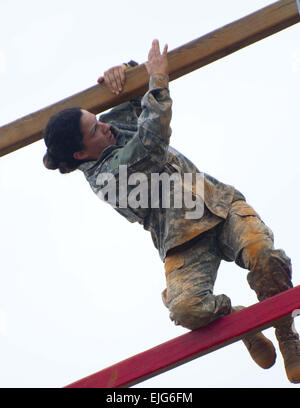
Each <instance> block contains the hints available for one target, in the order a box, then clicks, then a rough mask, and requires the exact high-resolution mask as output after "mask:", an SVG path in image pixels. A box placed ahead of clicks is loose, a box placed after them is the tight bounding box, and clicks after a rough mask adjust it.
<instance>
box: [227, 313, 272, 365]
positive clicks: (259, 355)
mask: <svg viewBox="0 0 300 408" xmlns="http://www.w3.org/2000/svg"><path fill="white" fill-rule="evenodd" d="M242 309H244V306H235V307H233V308H232V312H233V313H234V312H237V311H239V310H242ZM242 341H243V343H244V344H245V346H246V347H247V350H248V351H249V354H250V356H251V357H252V359H253V360H254V361H255V363H256V364H257V365H259V366H260V367H261V368H264V369H267V368H270V367H272V365H273V364H274V363H275V361H276V351H275V347H274V346H273V343H272V342H271V340H269V339H268V338H267V337H266V336H264V335H263V334H262V333H261V332H259V333H256V334H249V335H246V336H245V337H243V338H242Z"/></svg>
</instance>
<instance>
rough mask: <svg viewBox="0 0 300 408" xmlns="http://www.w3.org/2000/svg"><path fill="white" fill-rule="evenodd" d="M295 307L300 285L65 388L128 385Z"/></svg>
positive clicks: (299, 304)
mask: <svg viewBox="0 0 300 408" xmlns="http://www.w3.org/2000/svg"><path fill="white" fill-rule="evenodd" d="M297 309H299V313H300V286H297V287H295V288H292V289H289V290H288V291H285V292H282V293H280V294H278V295H276V296H273V297H271V298H269V299H266V300H264V301H262V302H259V303H256V304H254V305H252V306H249V307H247V308H245V309H243V310H241V311H239V312H236V313H233V314H230V315H228V316H225V317H223V318H221V319H218V320H216V321H214V322H213V323H211V324H210V325H208V326H206V327H203V328H201V329H198V330H194V331H190V332H188V333H186V334H183V335H181V336H179V337H176V338H175V339H173V340H170V341H167V342H165V343H162V344H160V345H159V346H156V347H154V348H152V349H150V350H147V351H144V352H143V353H139V354H137V355H135V356H133V357H130V358H128V359H126V360H123V361H121V362H119V363H117V364H114V365H112V366H110V367H108V368H105V369H104V370H101V371H99V372H97V373H95V374H92V375H90V376H88V377H85V378H83V379H81V380H79V381H76V382H74V383H72V384H70V385H68V386H66V387H65V388H118V387H119V388H120V387H130V386H132V385H135V384H138V383H140V382H142V381H144V380H146V379H149V378H151V377H154V376H155V375H158V374H160V373H163V372H165V371H168V370H170V369H172V368H174V367H177V366H179V365H181V364H184V363H186V362H188V361H191V360H193V359H195V358H197V357H200V356H202V355H205V354H208V353H210V352H211V351H214V350H217V349H219V348H221V347H224V346H227V345H228V344H231V343H234V342H235V341H238V340H240V339H241V338H242V337H243V336H244V335H245V334H246V333H249V332H252V333H254V332H257V331H260V330H263V329H266V328H268V327H271V326H273V324H274V322H275V321H276V320H278V319H280V318H281V317H283V316H286V315H288V314H292V313H293V312H294V313H295V311H296V310H297Z"/></svg>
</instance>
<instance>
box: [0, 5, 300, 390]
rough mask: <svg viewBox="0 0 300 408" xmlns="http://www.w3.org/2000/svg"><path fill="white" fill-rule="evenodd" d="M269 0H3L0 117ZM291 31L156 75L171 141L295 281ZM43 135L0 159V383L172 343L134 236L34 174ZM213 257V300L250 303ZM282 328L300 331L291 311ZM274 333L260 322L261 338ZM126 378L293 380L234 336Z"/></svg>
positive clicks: (43, 383) (182, 383)
mask: <svg viewBox="0 0 300 408" xmlns="http://www.w3.org/2000/svg"><path fill="white" fill-rule="evenodd" d="M271 3H272V1H265V0H244V1H243V2H241V1H239V0H228V1H227V2H224V1H222V0H215V1H214V2H209V1H199V0H197V1H196V0H187V1H186V2H184V3H182V1H178V0H172V1H171V0H165V1H161V0H160V1H158V0H152V1H151V2H141V1H136V0H130V1H128V2H124V1H120V0H115V1H113V2H105V3H104V2H101V1H95V0H86V1H85V2H81V1H78V0H72V1H71V0H70V1H69V0H59V1H58V0H51V1H49V0H44V1H43V2H41V1H37V0H36V1H34V0H26V2H24V1H21V0H19V1H18V0H9V1H7V0H2V1H1V4H0V16H1V17H0V19H1V23H0V107H1V110H0V112H1V115H0V126H1V125H4V124H6V123H8V122H10V121H13V120H15V119H17V118H19V117H21V116H23V115H26V114H29V113H31V112H33V111H35V110H38V109H41V108H43V107H45V106H47V105H49V104H51V103H54V102H56V101H58V100H60V99H63V98H65V97H67V96H70V95H72V94H74V93H76V92H79V91H81V90H83V89H86V88H88V87H90V86H92V85H94V84H95V83H96V80H97V78H98V76H99V75H101V74H102V73H103V71H104V70H106V69H108V68H109V67H111V66H113V65H117V64H120V63H122V62H127V61H129V60H130V59H134V60H136V61H137V62H139V63H142V62H145V61H146V60H147V55H148V50H149V47H150V45H151V41H152V39H153V38H159V39H160V41H161V44H164V43H168V44H169V50H172V49H174V48H176V47H178V46H180V45H183V44H184V43H186V42H188V41H191V40H193V39H195V38H197V37H200V36H201V35H204V34H206V33H208V32H210V31H212V30H214V29H216V28H219V27H221V26H223V25H225V24H227V23H230V22H232V21H234V20H236V19H238V18H241V17H243V16H245V15H246V14H249V13H250V12H253V11H255V10H257V9H259V8H261V7H264V6H265V5H268V4H271ZM299 34H300V25H299V24H298V25H297V26H293V27H291V28H288V29H286V30H284V31H282V32H281V33H278V34H275V35H273V36H272V37H270V38H267V39H265V40H263V41H261V42H259V43H256V44H254V45H251V46H249V47H247V48H245V49H243V50H241V51H239V52H237V53H235V54H233V55H231V56H228V57H226V58H224V59H222V60H219V61H217V62H215V63H213V64H211V65H208V66H206V67H204V68H202V69H200V70H198V71H196V72H194V73H192V74H189V75H186V76H184V77H182V78H180V79H178V80H176V81H174V82H172V83H171V84H170V90H171V96H172V99H173V102H174V105H173V119H172V129H173V135H172V139H171V145H172V146H173V147H175V148H176V149H177V150H180V151H181V152H182V153H184V154H185V155H186V156H188V157H189V158H190V159H192V161H193V162H194V163H195V164H196V165H197V166H198V168H200V170H202V171H204V172H206V173H208V174H211V175H212V176H214V177H215V178H217V179H219V180H220V181H223V182H224V183H228V184H231V185H234V186H235V187H236V188H237V189H239V190H240V191H242V192H243V193H244V195H245V196H246V197H247V200H248V202H249V203H250V204H251V205H252V206H253V207H254V208H255V209H256V210H257V212H258V213H259V214H260V215H261V217H262V218H263V220H264V221H265V223H266V224H267V225H268V226H270V227H271V228H272V230H273V232H274V235H275V246H276V247H277V248H283V249H284V250H285V251H286V253H287V254H288V255H289V256H290V257H291V259H292V262H293V269H294V278H293V281H294V285H299V284H300V275H299V271H300V252H299V248H298V230H299V228H300V225H299V217H298V213H299V209H298V207H299V201H300V193H299V176H300V170H299V147H300V146H299V73H300V45H299ZM44 151H45V146H44V143H43V141H39V142H37V143H35V144H33V145H30V146H28V147H26V148H23V149H21V150H19V151H17V152H14V153H11V154H9V155H7V156H4V157H2V158H1V159H0V191H1V221H0V222H1V224H0V225H1V235H0V245H1V266H2V267H1V274H0V279H1V282H0V361H1V370H0V387H61V386H64V385H66V384H69V383H71V382H73V381H76V380H78V379H80V378H82V377H84V376H87V375H90V374H92V373H94V372H96V371H99V370H101V369H102V368H105V367H107V366H109V365H111V364H114V363H116V362H118V361H120V360H123V359H125V358H128V357H130V356H132V355H134V354H136V353H139V352H142V351H144V350H147V349H149V348H151V347H154V346H156V345H158V344H160V343H162V342H164V341H167V340H169V339H172V338H174V337H176V336H179V335H181V334H183V333H185V332H187V330H185V329H183V328H181V327H178V326H174V325H173V323H172V322H171V321H170V320H169V317H168V310H167V309H166V308H165V307H164V305H163V304H162V301H161V292H162V290H163V289H164V288H165V278H164V269H163V264H162V263H161V261H160V258H159V256H158V253H157V252H156V250H155V248H154V246H153V244H152V242H151V238H150V235H149V233H148V232H146V231H144V230H143V229H142V228H141V226H139V225H135V224H130V223H129V222H127V221H126V220H125V219H123V217H121V216H119V215H118V214H117V213H116V212H115V211H114V210H113V209H112V208H110V207H109V206H108V205H105V204H104V203H103V202H101V201H100V200H99V199H98V198H97V197H96V196H95V195H94V194H93V192H92V190H91V189H90V187H89V185H88V184H87V183H86V181H85V179H84V176H83V174H82V173H81V172H74V173H72V174H69V175H61V174H59V173H58V172H57V171H56V172H53V171H49V170H46V169H45V168H44V167H43V164H42V156H43V153H44ZM246 275H247V271H245V270H243V269H241V268H239V267H238V266H236V265H235V264H233V263H225V262H224V263H222V265H221V267H220V270H219V275H218V278H217V282H216V285H215V293H217V294H218V293H226V294H227V295H228V296H230V298H231V299H232V303H233V305H237V304H242V305H245V306H248V305H251V304H253V303H256V302H257V299H256V296H255V294H254V292H253V291H251V289H250V288H249V287H248V284H247V281H246ZM296 327H297V328H298V330H299V329H300V323H299V320H296ZM265 333H266V334H267V335H268V336H269V338H270V339H272V340H274V342H275V343H274V344H275V347H276V349H277V351H278V345H277V343H276V340H275V336H274V333H273V329H268V330H267V331H266V332H265ZM139 386H140V387H293V388H295V387H296V388H297V387H298V388H299V385H292V384H290V383H289V382H288V380H287V379H286V376H285V372H284V367H283V361H282V358H281V355H280V353H279V351H278V358H277V363H276V365H275V366H274V367H272V368H271V369H269V370H266V371H265V370H262V369H261V368H259V367H258V366H256V365H255V363H254V362H253V361H252V360H251V358H250V356H249V355H248V352H247V351H246V349H245V347H244V345H243V344H242V342H238V343H235V344H233V345H231V346H228V347H226V348H224V349H221V350H218V351H216V352H214V353H211V354H209V355H207V356H204V357H201V358H200V359H197V360H194V361H193V362H190V363H188V364H185V365H183V366H181V367H178V368H176V369H174V370H172V371H170V372H168V373H165V374H162V375H159V376H157V377H155V378H153V379H150V380H148V381H146V382H143V383H141V384H140V385H139Z"/></svg>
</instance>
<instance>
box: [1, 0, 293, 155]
mask: <svg viewBox="0 0 300 408" xmlns="http://www.w3.org/2000/svg"><path fill="white" fill-rule="evenodd" d="M299 21H300V16H299V11H298V7H297V3H296V0H281V1H277V2H276V3H273V4H271V5H270V6H267V7H265V8H263V9H261V10H258V11H257V12H255V13H252V14H250V15H248V16H246V17H244V18H242V19H240V20H237V21H235V22H233V23H231V24H228V25H226V26H224V27H222V28H220V29H217V30H215V31H213V32H211V33H209V34H207V35H205V36H203V37H200V38H198V39H196V40H194V41H191V42H189V43H187V44H185V45H183V46H181V47H179V48H176V49H174V50H172V51H171V52H169V53H168V60H169V68H170V80H174V79H177V78H179V77H181V76H182V75H185V74H187V73H189V72H192V71H194V70H196V69H198V68H200V67H203V66H204V65H207V64H210V63H211V62H213V61H216V60H218V59H220V58H222V57H225V56H226V55H229V54H231V53H233V52H235V51H237V50H239V49H241V48H243V47H246V46H247V45H250V44H252V43H254V42H256V41H259V40H261V39H263V38H265V37H267V36H269V35H271V34H274V33H276V32H278V31H280V30H282V29H284V28H287V27H289V26H291V25H293V24H296V23H297V22H299ZM126 76H127V80H126V85H125V87H124V90H123V92H122V94H120V95H119V96H116V95H114V94H112V93H111V92H110V91H108V89H107V88H106V86H105V85H104V84H101V85H95V86H93V87H91V88H88V89H86V90H84V91H82V92H79V93H77V94H75V95H73V96H70V97H68V98H66V99H63V100H61V101H59V102H57V103H55V104H52V105H50V106H48V107H46V108H44V109H41V110H39V111H37V112H34V113H32V114H30V115H27V116H25V117H23V118H20V119H18V120H16V121H14V122H11V123H9V124H7V125H5V126H2V127H0V156H3V155H5V154H7V153H10V152H12V151H14V150H17V149H19V148H21V147H24V146H26V145H28V144H30V143H33V142H35V141H37V140H39V139H41V138H42V136H43V129H44V128H45V126H46V124H47V122H48V120H49V118H50V116H51V115H53V114H55V113H57V112H58V111H60V110H62V109H64V108H67V107H71V106H80V107H81V108H83V109H86V110H88V111H90V112H92V113H94V114H98V113H100V112H103V111H104V110H106V109H109V108H111V107H113V106H116V105H118V104H120V103H122V102H125V101H127V100H129V99H131V98H134V97H136V96H138V95H142V94H144V93H145V92H146V90H147V88H148V75H147V71H146V68H145V65H144V64H141V65H139V66H137V67H134V68H132V69H130V70H129V71H128V72H127V73H126Z"/></svg>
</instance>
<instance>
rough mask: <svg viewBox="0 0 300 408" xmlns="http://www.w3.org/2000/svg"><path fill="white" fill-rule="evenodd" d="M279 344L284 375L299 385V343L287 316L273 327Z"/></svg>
mask: <svg viewBox="0 0 300 408" xmlns="http://www.w3.org/2000/svg"><path fill="white" fill-rule="evenodd" d="M274 327H275V334H276V338H277V340H278V343H279V349H280V351H281V354H282V357H283V360H284V366H285V371H286V375H287V377H288V379H289V381H290V382H291V383H294V384H298V383H300V341H299V335H298V333H297V332H296V331H295V330H293V318H292V317H290V316H288V317H285V318H283V319H282V320H281V322H279V323H277V324H276V325H274Z"/></svg>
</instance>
